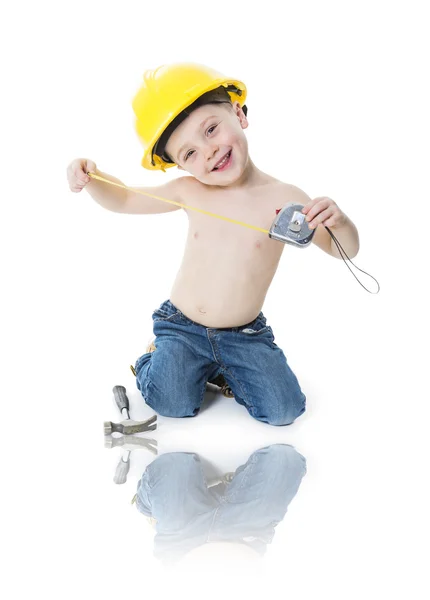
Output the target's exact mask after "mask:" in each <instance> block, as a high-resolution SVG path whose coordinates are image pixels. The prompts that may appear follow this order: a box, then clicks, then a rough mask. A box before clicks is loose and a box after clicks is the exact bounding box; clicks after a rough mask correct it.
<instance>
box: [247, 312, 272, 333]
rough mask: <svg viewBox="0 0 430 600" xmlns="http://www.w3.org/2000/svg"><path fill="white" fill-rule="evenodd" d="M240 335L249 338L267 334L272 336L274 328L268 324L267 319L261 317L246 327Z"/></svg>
mask: <svg viewBox="0 0 430 600" xmlns="http://www.w3.org/2000/svg"><path fill="white" fill-rule="evenodd" d="M239 333H241V334H243V335H244V336H245V335H246V336H248V337H256V336H260V335H264V334H265V333H271V334H272V328H271V327H270V325H267V323H266V317H264V316H261V315H259V316H258V317H257V318H256V319H255V321H253V322H252V323H249V324H248V325H245V326H244V327H243V328H242V329H240V331H239Z"/></svg>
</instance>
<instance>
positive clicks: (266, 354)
mask: <svg viewBox="0 0 430 600" xmlns="http://www.w3.org/2000/svg"><path fill="white" fill-rule="evenodd" d="M152 319H153V331H154V334H155V336H156V339H155V340H154V344H155V346H156V350H155V351H154V352H148V353H145V354H143V355H142V356H141V357H140V358H138V359H137V361H136V364H135V370H136V384H137V387H138V389H139V390H140V392H141V393H142V396H143V397H144V399H145V402H146V404H147V405H148V406H150V407H151V408H153V409H154V411H155V412H157V413H158V414H159V415H163V416H166V417H193V416H195V415H196V414H197V413H198V412H199V410H200V407H201V405H202V402H203V398H204V394H205V390H206V383H207V382H208V381H210V380H211V379H214V378H215V377H216V376H217V375H219V374H222V375H223V376H224V379H225V380H226V382H227V383H228V385H229V386H230V388H231V390H232V392H233V394H234V398H235V400H236V402H238V403H239V404H241V405H243V406H244V407H245V408H246V409H247V410H248V412H249V414H250V415H251V416H252V417H254V419H257V420H259V421H263V422H265V423H269V424H271V425H289V424H290V423H292V422H293V421H294V420H295V419H296V418H297V417H298V416H300V415H301V414H302V413H303V412H304V411H305V406H306V396H305V395H304V394H303V393H302V391H301V389H300V386H299V383H298V381H297V377H296V376H295V375H294V373H293V372H292V370H291V369H290V367H289V365H288V363H287V359H286V357H285V355H284V353H283V352H282V350H281V349H280V348H279V347H278V346H277V345H276V344H275V341H274V340H275V338H274V335H273V331H272V328H271V327H270V326H269V325H267V324H266V318H265V316H264V315H263V313H262V312H260V314H259V315H258V316H257V318H256V319H255V320H254V321H252V322H251V323H247V324H245V325H241V326H239V327H226V328H213V327H206V326H204V325H201V324H200V323H196V322H195V321H192V320H191V319H189V318H188V317H186V316H185V315H184V314H183V313H182V312H181V311H180V310H179V309H178V308H177V307H176V306H174V305H173V304H172V303H171V302H170V300H166V301H165V302H163V303H162V304H161V305H160V307H159V308H158V309H156V310H155V311H154V313H153V315H152ZM232 401H233V400H232Z"/></svg>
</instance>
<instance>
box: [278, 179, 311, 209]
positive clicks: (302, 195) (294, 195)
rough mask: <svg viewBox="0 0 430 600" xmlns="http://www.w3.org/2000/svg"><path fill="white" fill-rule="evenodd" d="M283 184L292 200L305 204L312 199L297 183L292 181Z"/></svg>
mask: <svg viewBox="0 0 430 600" xmlns="http://www.w3.org/2000/svg"><path fill="white" fill-rule="evenodd" d="M283 185H284V186H285V189H286V191H288V195H289V197H290V199H291V201H292V202H297V204H303V205H305V204H307V203H308V202H310V201H311V198H310V197H309V196H308V194H307V193H306V192H304V191H303V190H302V189H300V188H299V187H297V186H296V185H293V184H292V183H284V184H283Z"/></svg>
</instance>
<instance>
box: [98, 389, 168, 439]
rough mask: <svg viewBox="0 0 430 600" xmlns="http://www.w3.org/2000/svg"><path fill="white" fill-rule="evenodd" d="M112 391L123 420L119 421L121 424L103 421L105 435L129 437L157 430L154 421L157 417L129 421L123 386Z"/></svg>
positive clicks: (127, 402) (128, 404)
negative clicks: (120, 434)
mask: <svg viewBox="0 0 430 600" xmlns="http://www.w3.org/2000/svg"><path fill="white" fill-rule="evenodd" d="M112 391H113V394H114V396H115V402H116V405H117V406H118V408H119V410H120V411H121V414H122V415H123V417H124V418H125V420H124V421H121V423H112V421H105V423H104V433H105V435H110V434H111V433H115V432H116V433H122V434H124V435H130V434H133V433H142V432H143V431H153V430H154V429H157V424H156V423H155V421H156V420H157V415H154V416H153V417H151V418H150V419H146V421H133V420H132V419H130V414H129V412H128V411H129V408H130V403H129V401H128V398H127V395H126V393H125V387H124V386H122V385H116V386H115V387H114V388H113V390H112ZM152 423H154V425H152Z"/></svg>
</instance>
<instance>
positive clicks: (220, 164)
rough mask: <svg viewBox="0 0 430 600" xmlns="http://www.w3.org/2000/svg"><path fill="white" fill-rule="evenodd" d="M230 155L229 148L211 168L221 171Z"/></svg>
mask: <svg viewBox="0 0 430 600" xmlns="http://www.w3.org/2000/svg"><path fill="white" fill-rule="evenodd" d="M230 156H231V150H229V151H228V152H227V154H226V155H225V156H224V157H223V158H222V159H221V160H220V161H219V162H218V163H217V166H216V167H214V168H213V169H212V171H221V170H222V168H223V167H225V166H226V164H227V163H228V161H229V159H230Z"/></svg>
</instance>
